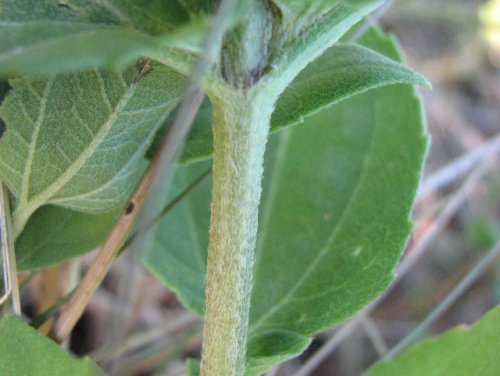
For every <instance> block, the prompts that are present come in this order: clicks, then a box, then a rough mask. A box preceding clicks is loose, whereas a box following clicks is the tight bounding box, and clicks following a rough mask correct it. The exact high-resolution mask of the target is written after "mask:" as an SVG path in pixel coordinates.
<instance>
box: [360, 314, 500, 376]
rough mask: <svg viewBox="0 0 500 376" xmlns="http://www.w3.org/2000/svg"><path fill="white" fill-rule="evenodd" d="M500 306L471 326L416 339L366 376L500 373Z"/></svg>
mask: <svg viewBox="0 0 500 376" xmlns="http://www.w3.org/2000/svg"><path fill="white" fill-rule="evenodd" d="M499 323H500V308H499V307H497V308H494V309H492V310H491V311H489V312H488V313H487V314H486V315H485V316H484V317H483V318H482V319H481V320H480V321H479V322H477V323H475V324H474V326H472V327H471V328H465V327H457V328H454V329H451V330H450V331H448V332H446V333H444V334H442V335H440V336H437V337H435V338H431V339H428V340H425V341H422V342H419V343H417V344H416V345H414V346H413V347H411V348H410V349H408V350H407V351H405V352H404V353H403V354H401V355H400V356H399V357H398V358H396V359H394V360H392V361H389V362H386V363H380V364H378V365H377V366H375V368H374V369H372V370H371V371H369V372H367V373H366V376H396V375H405V376H420V375H426V376H447V375H454V376H470V375H476V376H489V375H500V362H499V360H498V354H500V341H499V340H498V339H499V338H500V325H499Z"/></svg>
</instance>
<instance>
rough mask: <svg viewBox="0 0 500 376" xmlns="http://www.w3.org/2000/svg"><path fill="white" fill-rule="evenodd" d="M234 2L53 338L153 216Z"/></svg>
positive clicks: (227, 4)
mask: <svg viewBox="0 0 500 376" xmlns="http://www.w3.org/2000/svg"><path fill="white" fill-rule="evenodd" d="M234 6H235V0H223V1H222V2H221V4H220V6H219V9H218V11H217V14H216V16H215V18H214V25H213V27H212V29H211V31H210V32H209V34H208V36H207V42H206V44H205V48H204V49H203V52H202V54H201V55H200V59H199V61H198V64H197V66H196V68H195V70H194V72H193V76H192V78H191V80H190V84H189V87H188V89H187V90H186V94H185V96H184V99H183V101H182V102H181V106H180V109H179V111H178V113H177V116H176V118H175V121H174V123H173V124H172V126H171V127H170V128H169V130H168V132H167V134H166V135H165V138H164V141H163V143H162V146H161V148H160V150H159V151H158V152H157V153H156V155H155V157H154V159H153V161H152V162H151V164H150V166H149V168H148V170H147V171H146V173H145V175H144V177H143V179H142V181H141V182H140V184H139V186H138V187H137V189H136V191H135V192H134V194H133V195H132V197H131V199H130V201H129V203H128V204H127V206H126V208H125V210H124V212H123V213H122V215H121V216H120V218H119V219H118V221H117V222H116V224H115V226H114V227H113V229H112V231H111V234H110V235H109V237H108V239H107V240H106V242H105V243H104V245H103V247H102V248H101V250H100V251H99V254H98V255H97V257H96V258H95V260H94V262H93V263H92V265H91V267H90V268H89V270H88V271H87V273H86V274H85V276H84V278H83V280H82V282H81V283H80V285H79V286H78V288H77V290H76V291H75V293H74V295H73V296H72V297H71V299H70V301H69V302H68V303H67V304H66V306H65V307H64V308H63V310H62V311H61V314H60V316H59V318H58V320H57V321H56V325H55V329H54V332H53V334H54V337H55V338H56V339H59V340H62V339H64V338H65V337H67V336H68V335H69V333H70V332H71V331H72V330H73V327H74V326H75V324H76V322H77V321H78V319H79V318H80V317H81V315H82V314H83V311H84V310H85V307H86V306H87V304H88V302H89V301H90V298H91V296H92V294H93V293H94V292H95V290H97V288H98V287H99V285H100V284H101V282H102V281H103V279H104V277H105V275H106V274H107V272H108V270H109V269H110V267H111V265H112V263H113V261H114V259H115V258H116V256H117V255H118V253H119V252H120V249H121V248H122V246H123V245H124V243H125V241H126V239H127V236H128V234H129V232H130V230H131V229H132V226H133V225H134V224H135V222H136V221H137V219H138V217H139V214H140V212H141V210H142V209H144V212H145V217H146V218H149V217H154V213H155V212H156V210H155V204H154V202H153V201H152V200H149V201H147V197H148V195H150V196H152V197H153V199H154V197H156V195H155V193H156V192H157V191H158V190H159V189H160V187H161V186H162V184H161V177H162V176H165V172H166V171H167V169H168V168H169V166H170V165H171V163H172V162H173V160H174V158H175V156H176V155H177V152H178V150H179V148H180V145H181V144H182V143H183V140H184V138H185V136H186V135H187V133H188V131H189V129H190V127H191V124H192V122H193V120H194V116H195V115H196V113H197V111H198V108H199V107H200V105H201V103H202V101H203V98H204V94H203V91H202V90H201V89H200V84H201V82H202V79H203V77H204V76H205V73H206V72H207V70H208V69H209V68H210V67H211V66H212V65H213V63H214V61H215V58H216V53H217V51H218V50H219V49H220V45H221V43H222V36H223V33H224V31H225V28H226V24H227V19H228V18H229V17H230V15H231V12H232V10H233V8H234ZM150 219H152V218H150ZM147 222H149V221H147ZM141 240H143V239H142V237H141V236H140V237H139V239H137V240H136V242H139V241H141Z"/></svg>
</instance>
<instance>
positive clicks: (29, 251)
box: [16, 205, 121, 271]
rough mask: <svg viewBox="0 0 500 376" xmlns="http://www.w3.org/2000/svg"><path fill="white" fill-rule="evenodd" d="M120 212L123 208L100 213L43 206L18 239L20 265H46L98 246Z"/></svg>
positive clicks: (17, 247)
mask: <svg viewBox="0 0 500 376" xmlns="http://www.w3.org/2000/svg"><path fill="white" fill-rule="evenodd" d="M120 213H121V210H114V211H111V212H106V213H97V214H96V213H81V212H76V211H74V210H70V209H66V208H62V207H57V206H53V205H46V206H43V207H41V208H40V209H38V210H37V211H36V212H35V213H34V214H33V215H32V216H31V218H30V219H29V221H28V223H27V224H26V227H25V229H24V231H23V232H22V233H21V235H20V236H19V238H18V239H17V240H16V261H17V267H18V269H19V270H20V271H27V270H33V269H40V268H45V267H47V266H51V265H54V264H57V263H60V262H62V261H65V260H68V259H70V258H73V257H77V256H80V255H82V254H84V253H86V252H88V251H91V250H93V249H95V248H97V247H98V246H99V245H100V244H101V243H102V242H103V241H104V240H105V239H106V237H107V235H108V233H109V232H110V231H111V228H112V227H113V224H114V223H115V221H116V220H117V219H118V216H119V215H120Z"/></svg>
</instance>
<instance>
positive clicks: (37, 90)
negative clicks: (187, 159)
mask: <svg viewBox="0 0 500 376" xmlns="http://www.w3.org/2000/svg"><path fill="white" fill-rule="evenodd" d="M138 70H139V71H142V69H141V68H140V67H139V69H138ZM138 70H137V69H136V68H131V69H129V70H127V71H126V72H125V73H123V74H121V73H113V72H110V71H97V70H96V71H91V72H85V73H80V74H75V75H68V76H57V77H53V78H50V79H49V80H46V81H34V82H30V81H28V80H16V81H13V85H14V90H12V91H11V93H10V94H9V95H8V96H7V98H6V99H5V100H4V102H3V103H2V106H1V107H0V116H1V117H2V119H3V120H4V121H5V123H6V132H5V135H4V137H3V140H2V142H1V143H0V178H1V179H2V180H4V181H5V182H6V183H7V185H8V186H9V188H10V190H11V191H12V193H13V195H14V197H15V199H16V203H15V207H14V214H13V221H14V234H15V235H16V236H17V235H19V233H20V231H21V230H22V228H23V227H24V225H25V223H26V221H27V220H28V218H29V216H30V215H31V214H32V213H33V212H34V211H35V210H36V209H38V208H39V207H41V206H42V205H45V204H54V205H58V206H64V207H66V208H71V209H74V210H79V211H86V212H104V211H109V210H112V209H114V208H117V207H119V206H122V205H124V201H125V200H126V199H127V198H128V195H129V194H130V192H131V190H132V189H133V187H134V185H135V183H136V181H137V180H136V179H137V175H138V174H140V173H141V169H140V168H139V167H140V166H141V163H142V156H143V155H144V153H145V152H146V150H147V148H148V147H149V145H150V143H151V141H152V138H153V135H154V133H155V132H156V130H157V129H158V127H159V126H160V125H161V124H162V123H163V122H164V121H165V119H166V117H167V116H168V115H169V113H170V112H171V111H172V109H173V108H174V106H175V105H176V104H177V101H178V98H179V96H180V95H181V93H182V91H183V86H184V79H183V78H182V77H181V76H180V75H179V74H177V73H174V72H173V71H171V70H170V69H168V68H166V67H164V66H157V67H155V68H154V69H153V71H152V72H150V73H149V74H146V75H141V74H140V73H138Z"/></svg>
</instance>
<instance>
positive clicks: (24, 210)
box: [13, 72, 137, 229]
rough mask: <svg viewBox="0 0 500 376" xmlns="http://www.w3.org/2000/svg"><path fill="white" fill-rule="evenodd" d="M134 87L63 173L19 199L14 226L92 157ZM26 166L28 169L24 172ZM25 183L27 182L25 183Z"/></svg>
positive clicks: (65, 182) (23, 187) (127, 92)
mask: <svg viewBox="0 0 500 376" xmlns="http://www.w3.org/2000/svg"><path fill="white" fill-rule="evenodd" d="M96 74H97V75H98V76H99V73H98V72H96ZM100 83H101V82H100ZM101 84H102V83H101ZM136 88H137V84H135V83H133V84H131V85H130V86H129V87H128V89H127V90H126V91H125V92H124V93H123V95H122V97H121V98H120V100H119V101H118V103H117V104H116V105H115V108H114V110H113V111H111V112H110V114H109V116H108V119H107V120H106V121H105V122H104V124H103V125H102V126H101V127H100V129H99V131H98V132H97V133H96V134H95V136H94V137H93V138H92V141H91V142H90V143H89V145H88V146H87V147H86V148H85V149H84V150H83V152H82V153H80V155H79V157H78V158H77V159H76V160H75V161H74V162H73V163H72V165H71V166H69V167H68V168H67V169H66V172H65V173H63V174H61V175H60V176H59V177H58V178H57V179H56V180H55V181H54V182H53V183H52V184H50V185H49V186H48V187H47V188H45V189H44V190H43V191H42V192H40V193H38V194H37V195H34V196H33V197H31V199H28V198H27V197H26V199H25V200H21V201H20V202H19V205H18V206H17V208H16V210H15V211H14V218H13V221H14V228H16V229H19V226H21V227H24V224H25V223H22V222H25V221H26V220H27V217H29V216H30V215H31V214H32V213H33V212H34V211H35V210H36V209H38V208H39V207H40V206H42V205H44V204H45V203H47V202H48V201H49V199H50V198H51V197H52V196H54V195H55V194H56V193H57V192H58V191H59V190H60V189H61V188H63V187H64V186H65V185H66V184H67V183H68V182H69V181H70V180H71V179H72V178H73V177H74V176H75V175H76V174H77V173H78V171H79V170H80V169H81V168H82V167H83V166H84V165H85V163H86V162H87V161H88V160H89V159H90V158H91V157H92V155H93V154H94V153H95V151H96V150H97V148H98V147H99V145H101V144H102V142H103V141H104V139H105V137H106V135H107V134H108V133H109V131H110V130H111V128H112V127H113V124H114V123H115V122H116V120H117V119H118V118H119V116H120V114H121V112H122V111H123V109H124V108H125V107H126V106H127V104H128V103H129V101H130V99H131V98H132V96H133V94H134V92H135V89H136ZM45 94H46V93H45V92H44V96H43V98H47V96H46V95H45ZM42 122H43V120H42ZM31 145H33V147H31ZM31 149H33V154H34V150H35V149H36V140H35V142H34V143H33V144H30V152H31ZM32 158H33V156H31V159H28V162H29V163H28V164H27V166H26V169H25V174H26V173H29V174H31V166H32ZM30 161H31V162H30ZM28 168H29V171H28V172H26V171H27V170H28ZM25 183H27V184H26V185H25ZM28 190H29V179H27V181H26V182H24V181H23V185H22V186H21V192H25V193H24V194H25V195H27V193H26V192H27V191H28ZM20 219H21V223H19V221H20Z"/></svg>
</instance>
